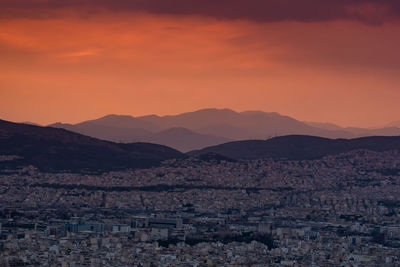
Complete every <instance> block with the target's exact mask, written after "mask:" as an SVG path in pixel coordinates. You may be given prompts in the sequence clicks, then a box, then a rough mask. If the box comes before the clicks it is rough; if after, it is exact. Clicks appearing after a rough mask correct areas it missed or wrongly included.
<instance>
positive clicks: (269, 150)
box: [188, 135, 400, 160]
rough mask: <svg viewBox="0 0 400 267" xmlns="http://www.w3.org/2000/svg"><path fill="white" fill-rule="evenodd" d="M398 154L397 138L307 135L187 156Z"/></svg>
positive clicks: (221, 147)
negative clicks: (388, 151)
mask: <svg viewBox="0 0 400 267" xmlns="http://www.w3.org/2000/svg"><path fill="white" fill-rule="evenodd" d="M358 149H366V150H372V151H387V150H391V149H397V150H400V136H371V137H362V138H355V139H328V138H321V137H315V136H307V135H287V136H281V137H275V138H271V139H268V140H266V141H263V140H248V141H237V142H229V143H225V144H222V145H217V146H211V147H207V148H204V149H201V150H194V151H191V152H189V153H188V154H189V155H192V156H199V155H203V154H207V153H216V154H219V155H222V156H225V157H228V158H233V159H257V158H267V157H271V158H274V159H298V160H301V159H317V158H322V157H324V156H326V155H333V154H339V153H344V152H349V151H352V150H358Z"/></svg>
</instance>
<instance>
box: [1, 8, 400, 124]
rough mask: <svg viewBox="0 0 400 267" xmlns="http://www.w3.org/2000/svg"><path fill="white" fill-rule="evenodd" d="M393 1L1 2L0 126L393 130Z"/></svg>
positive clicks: (396, 62) (397, 31)
mask: <svg viewBox="0 0 400 267" xmlns="http://www.w3.org/2000/svg"><path fill="white" fill-rule="evenodd" d="M399 47H400V1H397V0H382V1H373V0H371V1H370V0H330V1H321V0H202V1H198V0H168V1H166V0H131V1H127V0H112V1H111V0H0V119H5V120H11V121H31V122H36V123H40V124H50V123H53V122H57V121H61V122H70V123H76V122H80V121H84V120H88V119H94V118H97V117H100V116H103V115H106V114H126V115H133V116H140V115H147V114H158V115H166V114H177V113H182V112H188V111H194V110H198V109H202V108H231V109H233V110H236V111H244V110H262V111H267V112H279V113H281V114H283V115H288V116H292V117H294V118H296V119H299V120H304V121H320V122H332V123H336V124H339V125H342V126H359V127H374V126H382V125H385V124H386V123H389V122H391V121H396V120H400V88H399V84H400V49H399Z"/></svg>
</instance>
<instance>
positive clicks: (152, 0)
mask: <svg viewBox="0 0 400 267" xmlns="http://www.w3.org/2000/svg"><path fill="white" fill-rule="evenodd" d="M0 10H1V11H0V17H35V18H41V17H48V16H54V11H62V10H79V11H80V14H81V15H83V16H90V15H91V14H93V13H97V12H111V13H112V12H147V13H152V14H159V15H189V16H190V15H193V16H208V17H214V18H217V19H232V20H236V19H243V20H250V21H256V22H276V21H301V22H315V21H331V20H356V21H361V22H363V23H367V24H381V23H383V22H386V21H388V20H393V19H398V18H399V17H400V1H397V0H382V1H376V0H329V1H321V0H168V1H166V0H131V1H128V0H0Z"/></svg>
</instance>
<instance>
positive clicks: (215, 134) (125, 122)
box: [49, 109, 400, 152]
mask: <svg viewBox="0 0 400 267" xmlns="http://www.w3.org/2000/svg"><path fill="white" fill-rule="evenodd" d="M49 126H51V127H56V128H64V129H67V130H70V131H74V132H77V133H81V134H85V135H89V136H92V137H96V138H99V139H103V140H109V141H114V142H125V143H126V142H137V141H143V142H153V143H157V144H163V145H167V146H170V147H173V148H175V149H178V150H180V151H182V152H188V151H191V150H195V149H201V148H204V147H207V146H213V145H218V144H222V143H226V142H229V141H238V140H249V139H267V138H270V137H273V136H284V135H312V136H321V137H326V138H356V137H363V136H373V135H384V136H395V135H400V129H399V128H397V127H385V128H380V129H362V128H352V127H347V128H345V127H340V126H337V125H334V124H329V123H318V122H302V121H299V120H296V119H294V118H291V117H289V116H283V115H280V114H279V113H276V112H263V111H244V112H235V111H233V110H230V109H202V110H198V111H193V112H186V113H182V114H177V115H167V116H157V115H147V116H140V117H133V116H127V115H115V114H112V115H107V116H104V117H102V118H99V119H95V120H89V121H84V122H81V123H78V124H62V123H56V124H51V125H49ZM177 129H180V130H179V131H178V130H177ZM183 129H185V130H183ZM172 133H174V134H172ZM174 135H175V136H174Z"/></svg>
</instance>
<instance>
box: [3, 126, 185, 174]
mask: <svg viewBox="0 0 400 267" xmlns="http://www.w3.org/2000/svg"><path fill="white" fill-rule="evenodd" d="M0 155H17V156H20V157H22V159H19V160H13V161H10V162H5V161H3V162H1V165H2V166H3V167H15V166H17V165H34V166H36V167H38V168H39V169H42V170H46V171H59V170H71V171H82V170H89V171H97V170H118V169H126V168H146V167H152V166H156V165H158V164H159V163H160V162H161V161H163V160H167V159H172V158H181V157H184V155H183V154H182V153H180V152H179V151H176V150H174V149H172V148H169V147H166V146H163V145H156V144H149V143H130V144H120V143H113V142H109V141H103V140H99V139H95V138H92V137H88V136H85V135H81V134H78V133H74V132H70V131H67V130H64V129H57V128H52V127H40V126H34V125H28V124H21V123H13V122H8V121H4V120H0ZM1 165H0V166H1Z"/></svg>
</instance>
